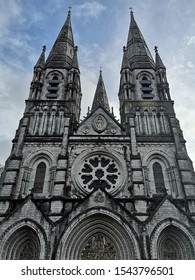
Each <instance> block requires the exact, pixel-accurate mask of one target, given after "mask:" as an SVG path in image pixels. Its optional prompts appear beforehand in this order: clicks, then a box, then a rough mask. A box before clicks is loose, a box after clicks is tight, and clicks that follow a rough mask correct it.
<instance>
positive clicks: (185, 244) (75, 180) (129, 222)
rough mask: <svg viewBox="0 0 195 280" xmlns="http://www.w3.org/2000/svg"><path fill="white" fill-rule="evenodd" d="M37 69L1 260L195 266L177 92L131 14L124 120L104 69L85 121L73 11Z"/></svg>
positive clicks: (8, 170)
mask: <svg viewBox="0 0 195 280" xmlns="http://www.w3.org/2000/svg"><path fill="white" fill-rule="evenodd" d="M45 50H46V48H45V46H44V47H43V51H42V53H41V55H40V57H39V59H38V61H37V63H36V65H35V67H34V73H33V78H32V82H31V85H30V93H29V97H28V99H27V100H26V107H25V111H24V115H23V117H22V119H21V120H20V123H19V127H18V129H17V131H16V134H15V138H14V139H13V147H12V151H11V154H10V156H9V158H8V159H7V161H6V163H5V167H4V170H3V173H2V175H1V179H0V259H9V260H10V259H15V260H21V259H42V260H52V259H53V260H54V259H55V260H65V259H67V260H79V259H84V260H86V259H102V260H109V259H113V260H114V259H126V260H127V259H132V260H133V259H134V260H135V259H139V260H141V259H142V260H151V259H165V260H168V259H175V260H177V259H195V176H194V170H193V167H192V162H191V160H190V158H189V156H188V154H187V151H186V147H185V140H184V137H183V134H182V131H181V128H180V125H179V121H178V120H177V118H176V115H175V112H174V107H173V101H172V99H171V96H170V92H169V84H168V81H167V77H166V67H165V66H164V64H163V62H162V59H161V57H160V55H159V53H158V49H157V47H155V55H156V57H155V60H154V59H153V57H152V55H151V54H150V51H149V49H148V47H147V44H146V42H145V40H144V37H143V36H142V34H141V32H140V29H139V27H138V25H137V23H136V21H135V18H134V15H133V12H131V22H130V27H129V33H128V38H127V44H126V46H125V47H124V49H123V58H122V66H121V70H120V77H121V78H120V86H119V93H118V97H119V104H120V117H121V121H120V122H119V121H117V120H116V118H115V117H114V115H113V112H112V110H110V106H109V101H108V98H107V93H106V89H105V86H104V81H103V75H102V71H100V75H99V80H98V83H97V88H96V91H95V95H94V100H93V104H92V106H91V110H90V111H89V112H88V113H87V116H86V118H85V119H84V120H83V121H80V110H81V99H82V94H81V84H80V71H79V65H78V59H77V51H78V50H77V47H76V46H75V44H74V39H73V31H72V27H71V13H70V11H69V12H68V15H67V18H66V21H65V23H64V25H63V27H62V29H61V31H60V33H59V35H58V37H57V39H56V41H55V43H54V45H53V47H52V49H51V52H50V54H49V55H48V57H47V59H46V60H45Z"/></svg>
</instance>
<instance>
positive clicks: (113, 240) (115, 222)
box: [56, 210, 140, 260]
mask: <svg viewBox="0 0 195 280" xmlns="http://www.w3.org/2000/svg"><path fill="white" fill-rule="evenodd" d="M99 212H101V211H99ZM104 213H105V210H104ZM117 218H118V217H117V216H115V217H114V215H113V217H111V216H108V215H105V214H97V213H94V214H93V215H89V216H88V217H86V215H83V217H81V216H80V217H79V218H77V219H75V220H74V222H72V224H71V225H70V226H69V227H68V228H67V229H66V230H65V232H64V233H63V235H62V236H61V239H60V242H59V244H58V248H57V254H56V259H72V260H77V259H78V260H80V259H83V260H84V259H104V260H109V259H110V260H111V259H121V260H122V259H140V247H139V243H138V239H137V237H136V234H135V232H134V231H133V230H132V229H130V228H129V227H128V226H127V225H126V224H124V223H122V222H121V220H120V219H119V218H118V219H117Z"/></svg>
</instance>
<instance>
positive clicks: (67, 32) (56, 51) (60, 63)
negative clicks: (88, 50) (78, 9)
mask: <svg viewBox="0 0 195 280" xmlns="http://www.w3.org/2000/svg"><path fill="white" fill-rule="evenodd" d="M77 49H78V48H77V47H76V46H74V38H73V31H72V26H71V11H70V10H69V11H68V15H67V18H66V21H65V23H64V25H63V26H62V29H61V31H60V33H59V34H58V37H57V39H56V41H55V43H54V45H53V47H52V49H51V51H50V53H49V55H48V58H47V60H46V62H45V50H46V47H45V46H44V47H43V51H42V54H41V56H40V57H39V59H38V61H37V63H36V65H35V67H37V66H40V65H41V67H42V68H65V69H70V68H72V67H74V68H77V69H79V66H78V60H77Z"/></svg>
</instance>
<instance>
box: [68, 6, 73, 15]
mask: <svg viewBox="0 0 195 280" xmlns="http://www.w3.org/2000/svg"><path fill="white" fill-rule="evenodd" d="M71 9H72V7H68V15H69V16H70V15H71Z"/></svg>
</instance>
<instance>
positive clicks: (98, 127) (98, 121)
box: [93, 115, 107, 133]
mask: <svg viewBox="0 0 195 280" xmlns="http://www.w3.org/2000/svg"><path fill="white" fill-rule="evenodd" d="M106 127H107V120H106V119H105V118H104V116H103V115H98V116H96V117H95V119H94V121H93V128H94V130H95V131H97V132H98V133H101V132H103V131H104V130H105V129H106Z"/></svg>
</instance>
